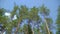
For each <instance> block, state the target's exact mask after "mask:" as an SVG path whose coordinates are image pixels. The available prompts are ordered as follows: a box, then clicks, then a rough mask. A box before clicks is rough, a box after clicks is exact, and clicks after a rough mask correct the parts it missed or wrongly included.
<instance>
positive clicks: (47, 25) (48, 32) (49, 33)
mask: <svg viewBox="0 0 60 34" xmlns="http://www.w3.org/2000/svg"><path fill="white" fill-rule="evenodd" d="M44 20H45V19H44ZM45 25H46V28H47V31H48V32H47V33H48V34H50V30H49V27H48V24H47V21H46V20H45Z"/></svg>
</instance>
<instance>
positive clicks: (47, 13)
mask: <svg viewBox="0 0 60 34" xmlns="http://www.w3.org/2000/svg"><path fill="white" fill-rule="evenodd" d="M49 12H50V10H49V9H48V8H47V7H45V5H44V4H43V5H42V6H41V7H40V13H41V14H43V15H49Z"/></svg>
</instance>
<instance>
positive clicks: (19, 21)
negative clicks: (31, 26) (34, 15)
mask: <svg viewBox="0 0 60 34" xmlns="http://www.w3.org/2000/svg"><path fill="white" fill-rule="evenodd" d="M21 21H22V17H20V18H19V20H18V25H17V27H16V31H15V33H14V34H17V33H18V30H19V26H20V23H21Z"/></svg>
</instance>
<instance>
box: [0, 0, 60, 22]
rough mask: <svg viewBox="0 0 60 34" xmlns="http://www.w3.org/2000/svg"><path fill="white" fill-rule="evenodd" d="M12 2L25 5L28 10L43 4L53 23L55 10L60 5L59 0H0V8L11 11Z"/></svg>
mask: <svg viewBox="0 0 60 34" xmlns="http://www.w3.org/2000/svg"><path fill="white" fill-rule="evenodd" d="M14 2H15V3H16V4H17V5H18V6H21V5H26V6H27V7H29V8H31V7H33V6H36V7H40V6H41V5H42V4H44V5H45V6H47V7H48V8H49V9H50V11H51V13H50V16H51V18H53V20H54V22H55V20H56V15H57V8H58V6H59V5H60V0H0V8H5V9H7V10H10V11H11V10H12V9H13V7H14Z"/></svg>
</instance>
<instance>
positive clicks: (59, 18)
mask: <svg viewBox="0 0 60 34" xmlns="http://www.w3.org/2000/svg"><path fill="white" fill-rule="evenodd" d="M56 24H57V32H56V34H60V6H59V7H58V16H57V20H56Z"/></svg>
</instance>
